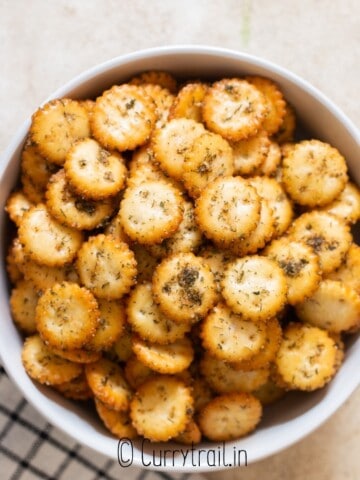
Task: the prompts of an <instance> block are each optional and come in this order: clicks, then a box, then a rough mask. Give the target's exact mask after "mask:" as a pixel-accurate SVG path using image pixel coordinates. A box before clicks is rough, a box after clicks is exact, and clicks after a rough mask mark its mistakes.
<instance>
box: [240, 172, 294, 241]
mask: <svg viewBox="0 0 360 480" xmlns="http://www.w3.org/2000/svg"><path fill="white" fill-rule="evenodd" d="M248 182H249V184H250V185H251V186H252V187H254V188H255V190H256V191H257V193H258V195H259V196H260V197H261V198H264V199H265V200H267V202H268V203H269V206H270V208H271V209H272V210H273V213H274V219H275V235H276V236H280V235H282V234H283V233H285V232H286V230H287V229H288V227H289V225H290V224H291V220H292V219H293V216H294V211H293V208H292V203H291V201H290V200H289V198H288V196H287V195H286V193H285V191H284V189H283V188H282V186H281V184H280V183H279V182H278V181H276V180H275V179H274V178H269V177H265V176H261V177H260V176H257V177H251V178H249V179H248Z"/></svg>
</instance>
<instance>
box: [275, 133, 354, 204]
mask: <svg viewBox="0 0 360 480" xmlns="http://www.w3.org/2000/svg"><path fill="white" fill-rule="evenodd" d="M347 180H348V176H347V166H346V162H345V159H344V157H343V156H342V155H341V154H340V152H339V151H338V150H337V149H336V148H334V147H332V146H331V145H329V144H328V143H324V142H321V141H320V140H303V141H302V142H299V143H296V144H295V145H294V147H293V148H292V149H291V150H290V151H289V152H288V153H287V154H285V156H284V158H283V162H282V183H283V185H284V187H285V189H286V191H287V193H288V194H289V196H290V197H291V198H292V199H293V200H294V202H296V203H298V204H300V205H304V206H306V207H313V208H314V207H321V206H324V205H326V204H328V203H330V202H332V201H333V200H335V199H336V197H337V196H338V195H340V193H341V192H342V190H343V189H344V187H345V184H346V182H347Z"/></svg>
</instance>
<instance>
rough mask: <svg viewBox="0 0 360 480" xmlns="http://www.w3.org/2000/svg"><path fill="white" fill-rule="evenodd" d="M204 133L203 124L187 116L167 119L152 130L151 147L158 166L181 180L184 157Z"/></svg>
mask: <svg viewBox="0 0 360 480" xmlns="http://www.w3.org/2000/svg"><path fill="white" fill-rule="evenodd" d="M204 133H205V129H204V126H203V125H202V124H201V123H198V122H195V121H194V120H190V119H188V118H174V119H172V120H169V121H168V122H167V123H166V125H164V127H163V128H159V129H157V130H155V131H154V133H153V135H152V138H151V148H152V150H153V152H154V155H155V160H156V161H157V162H158V163H159V165H160V168H161V169H162V170H163V171H164V172H165V173H166V174H167V175H169V176H170V177H172V178H174V179H175V180H181V179H182V176H183V171H184V162H185V158H186V156H187V154H188V152H189V151H190V149H191V147H192V145H193V144H194V143H195V142H196V141H197V140H198V138H199V137H200V136H201V135H202V134H204Z"/></svg>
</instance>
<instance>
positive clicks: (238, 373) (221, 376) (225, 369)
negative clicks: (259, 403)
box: [199, 352, 269, 393]
mask: <svg viewBox="0 0 360 480" xmlns="http://www.w3.org/2000/svg"><path fill="white" fill-rule="evenodd" d="M199 368H200V371H201V374H202V375H203V376H204V378H205V380H206V381H207V383H208V384H209V385H210V387H211V388H212V390H213V391H214V392H216V393H234V392H247V393H251V392H252V391H253V390H257V389H258V388H259V387H260V386H261V385H263V384H264V383H265V382H266V381H267V379H268V377H269V369H268V368H258V369H246V370H241V369H240V368H239V367H238V364H237V363H228V362H225V361H224V360H220V359H218V358H215V357H213V356H212V355H210V354H209V353H208V352H206V353H205V354H204V355H203V356H202V358H201V360H200V366H199Z"/></svg>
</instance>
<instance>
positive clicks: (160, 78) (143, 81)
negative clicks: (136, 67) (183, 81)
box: [129, 70, 177, 93]
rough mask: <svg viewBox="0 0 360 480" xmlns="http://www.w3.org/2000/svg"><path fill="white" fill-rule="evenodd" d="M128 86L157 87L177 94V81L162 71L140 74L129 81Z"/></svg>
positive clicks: (149, 71)
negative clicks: (150, 85) (148, 85)
mask: <svg viewBox="0 0 360 480" xmlns="http://www.w3.org/2000/svg"><path fill="white" fill-rule="evenodd" d="M129 84H130V85H147V84H152V85H159V86H160V87H162V88H167V89H168V90H169V91H170V92H171V93H176V92H177V80H176V78H175V77H174V76H173V75H172V74H171V73H170V72H166V71H164V70H148V71H145V72H141V73H139V74H138V75H136V76H135V77H132V78H131V79H130V80H129Z"/></svg>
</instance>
